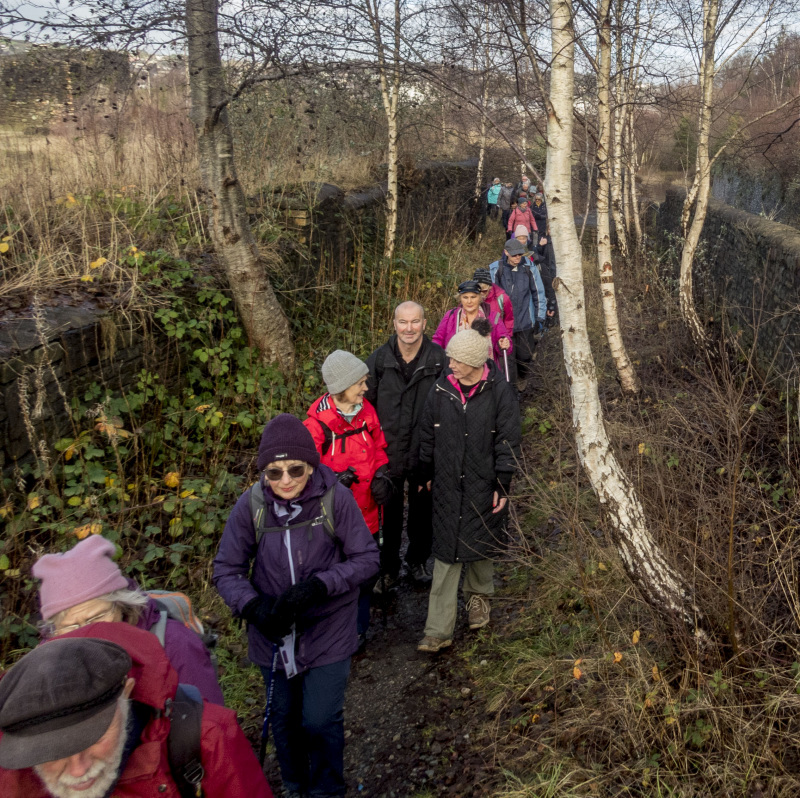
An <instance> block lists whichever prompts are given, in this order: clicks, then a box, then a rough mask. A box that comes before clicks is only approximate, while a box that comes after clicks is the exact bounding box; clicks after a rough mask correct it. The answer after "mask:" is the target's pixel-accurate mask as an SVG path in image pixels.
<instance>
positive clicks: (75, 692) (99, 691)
mask: <svg viewBox="0 0 800 798" xmlns="http://www.w3.org/2000/svg"><path fill="white" fill-rule="evenodd" d="M130 668H131V658H130V657H129V656H128V654H127V652H126V651H125V650H124V649H123V648H120V646H118V645H115V644H114V643H109V642H108V641H107V640H95V639H93V638H88V637H83V638H62V639H58V640H53V641H51V642H49V643H45V644H44V645H41V646H39V647H38V648H35V649H34V650H33V651H31V652H29V653H28V654H26V655H25V656H24V657H23V658H22V659H21V660H20V661H19V662H18V663H17V664H16V665H14V667H13V668H11V670H10V671H9V672H8V673H7V674H6V676H5V677H4V678H3V679H0V730H2V732H3V736H2V738H0V767H4V768H6V769H8V770H19V769H20V768H27V767H32V766H33V765H41V764H42V763H43V762H55V761H56V760H59V759H64V758H65V757H68V756H72V755H73V754H78V753H80V752H81V751H84V750H86V749H87V748H89V747H90V746H92V745H94V744H95V743H96V742H97V741H98V740H99V739H100V738H101V737H102V736H103V735H104V734H105V733H106V731H107V730H108V727H109V726H110V725H111V721H112V720H113V719H114V714H115V713H116V711H117V699H118V698H119V696H120V695H121V694H122V690H123V688H124V686H125V680H126V677H127V675H128V671H129V670H130Z"/></svg>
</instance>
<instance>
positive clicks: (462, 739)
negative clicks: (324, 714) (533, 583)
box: [266, 563, 520, 798]
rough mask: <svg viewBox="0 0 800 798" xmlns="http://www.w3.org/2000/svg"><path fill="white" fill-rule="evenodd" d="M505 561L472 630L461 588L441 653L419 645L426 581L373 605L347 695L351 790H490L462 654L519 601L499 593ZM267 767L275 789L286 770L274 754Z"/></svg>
mask: <svg viewBox="0 0 800 798" xmlns="http://www.w3.org/2000/svg"><path fill="white" fill-rule="evenodd" d="M503 570H504V569H503V565H502V563H498V564H497V569H496V574H495V582H496V585H497V587H498V593H497V594H496V597H495V599H494V600H493V602H492V623H491V625H490V626H489V627H487V628H486V629H482V630H479V631H478V632H474V631H470V630H469V627H468V625H467V616H466V610H465V609H464V601H463V596H462V597H460V598H459V620H458V623H457V625H456V630H455V634H454V638H453V646H452V647H451V648H449V649H446V650H445V651H442V652H440V653H439V654H433V655H432V654H425V653H422V652H418V651H417V643H418V642H419V640H420V639H421V638H422V636H423V628H424V626H425V616H426V613H427V606H428V586H427V585H421V586H420V585H416V584H414V583H412V582H411V581H410V579H408V578H404V579H403V581H402V582H401V583H400V584H399V585H398V586H397V587H396V588H395V589H393V590H392V591H390V593H389V597H388V598H387V599H386V600H385V601H384V600H382V601H383V603H382V604H379V605H378V606H376V607H375V608H374V609H373V615H372V625H371V627H370V630H369V635H368V638H369V642H368V645H367V650H366V652H365V653H364V654H361V655H359V656H356V657H354V658H353V665H352V670H351V674H350V682H349V685H348V688H347V697H346V699H345V708H344V712H345V752H344V756H345V773H346V777H347V785H348V790H347V795H348V796H354V797H355V796H374V798H412V796H420V798H422V797H423V796H435V795H458V796H468V795H469V796H473V795H486V794H490V793H489V792H487V790H488V788H489V787H490V785H491V784H492V783H493V782H495V778H494V777H495V775H496V767H495V764H493V763H492V762H491V761H490V760H489V758H488V757H487V756H486V754H485V753H484V752H483V751H482V750H481V748H479V747H478V746H477V745H476V744H475V742H474V740H475V737H476V732H477V730H478V724H479V722H480V718H481V716H482V714H483V713H482V701H481V696H480V694H479V693H478V692H477V691H476V687H475V683H474V682H473V680H472V679H471V678H470V676H469V675H468V673H467V667H466V662H465V659H464V656H465V652H467V651H468V650H469V651H471V652H472V653H473V655H474V654H475V649H476V646H477V656H480V649H482V648H485V649H486V650H487V652H489V651H490V640H491V638H492V636H493V635H495V634H498V633H500V634H502V626H503V625H504V623H505V620H506V618H507V617H510V616H511V615H512V614H513V613H514V612H515V610H516V609H517V607H518V605H519V603H520V600H519V599H518V598H516V599H508V598H504V597H503V595H502V594H503V591H502V585H503V582H504V580H505V579H506V576H505V575H504V573H503ZM487 656H490V654H489V653H487ZM266 767H267V773H268V777H269V780H270V784H271V785H273V789H275V787H276V786H277V785H279V784H280V775H279V770H278V767H277V762H276V761H275V758H274V755H271V756H270V757H269V758H268V761H267V765H266ZM276 795H280V792H278V791H277V790H276Z"/></svg>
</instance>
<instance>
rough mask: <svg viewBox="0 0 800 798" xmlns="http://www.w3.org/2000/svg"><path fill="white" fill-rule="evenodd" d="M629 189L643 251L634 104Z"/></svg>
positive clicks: (630, 119)
mask: <svg viewBox="0 0 800 798" xmlns="http://www.w3.org/2000/svg"><path fill="white" fill-rule="evenodd" d="M628 152H629V161H628V188H629V189H630V192H631V215H632V216H633V237H634V241H635V244H636V247H637V248H638V249H639V250H641V249H642V248H643V246H644V237H643V234H642V220H641V219H640V218H639V215H640V214H639V193H638V190H637V188H636V175H637V174H638V172H639V154H638V152H637V148H636V133H635V129H634V126H633V104H631V109H630V113H629V114H628Z"/></svg>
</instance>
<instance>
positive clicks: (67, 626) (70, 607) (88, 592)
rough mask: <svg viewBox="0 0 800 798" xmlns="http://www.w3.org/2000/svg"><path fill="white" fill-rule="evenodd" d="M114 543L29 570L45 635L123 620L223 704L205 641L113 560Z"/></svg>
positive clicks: (88, 541)
mask: <svg viewBox="0 0 800 798" xmlns="http://www.w3.org/2000/svg"><path fill="white" fill-rule="evenodd" d="M116 554H117V547H116V545H115V544H114V543H112V542H111V541H110V540H106V539H105V538H104V537H101V536H100V535H89V537H87V538H85V539H84V540H81V541H80V542H78V543H76V544H75V545H74V546H73V547H72V548H71V549H70V550H69V551H66V552H64V553H63V554H45V555H44V556H42V557H40V558H39V559H38V560H37V561H36V562H35V563H34V565H33V568H32V569H31V572H32V574H33V575H34V576H35V577H36V578H37V579H41V580H42V583H41V585H40V587H39V602H40V606H41V613H42V618H43V619H44V621H43V625H42V633H43V636H44V638H45V639H47V638H48V637H53V636H55V635H62V634H64V633H65V632H71V631H72V630H74V629H79V628H80V627H82V626H87V625H88V624H93V623H98V622H101V621H102V622H108V621H112V622H113V621H124V622H125V623H129V624H131V625H132V626H137V627H139V629H145V630H147V631H150V632H153V633H154V634H155V635H157V636H158V637H159V639H160V641H161V644H162V645H163V646H164V650H165V651H166V653H167V657H169V661H170V663H171V664H172V667H173V668H175V670H176V671H177V672H178V678H179V679H180V681H181V682H182V683H184V684H191V685H194V686H195V687H196V688H197V689H198V690H199V691H200V694H201V695H202V696H203V698H205V699H206V700H208V701H211V702H212V703H213V704H224V703H225V700H224V699H223V697H222V689H221V688H220V686H219V682H218V681H217V674H216V671H215V670H214V665H213V664H212V662H211V657H210V655H209V652H208V650H207V649H206V647H205V645H204V644H203V641H202V640H201V639H200V637H199V636H198V634H197V633H196V632H194V631H193V630H192V629H189V628H187V627H186V626H185V625H184V624H183V623H181V622H180V621H177V620H173V619H171V618H167V617H166V614H165V616H164V618H163V620H162V611H161V610H160V608H159V606H158V604H157V603H156V601H155V600H154V599H153V598H151V597H150V596H148V595H147V593H145V592H144V591H142V590H140V589H139V586H138V585H137V584H136V582H134V581H133V580H132V579H128V577H126V576H125V575H124V574H123V573H122V571H121V570H120V569H119V566H118V565H117V564H116V563H115V562H114V557H115V556H116Z"/></svg>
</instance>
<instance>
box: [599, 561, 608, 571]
mask: <svg viewBox="0 0 800 798" xmlns="http://www.w3.org/2000/svg"><path fill="white" fill-rule="evenodd" d="M597 569H598V570H599V571H607V570H608V568H606V564H605V563H604V562H599V563H597Z"/></svg>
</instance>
